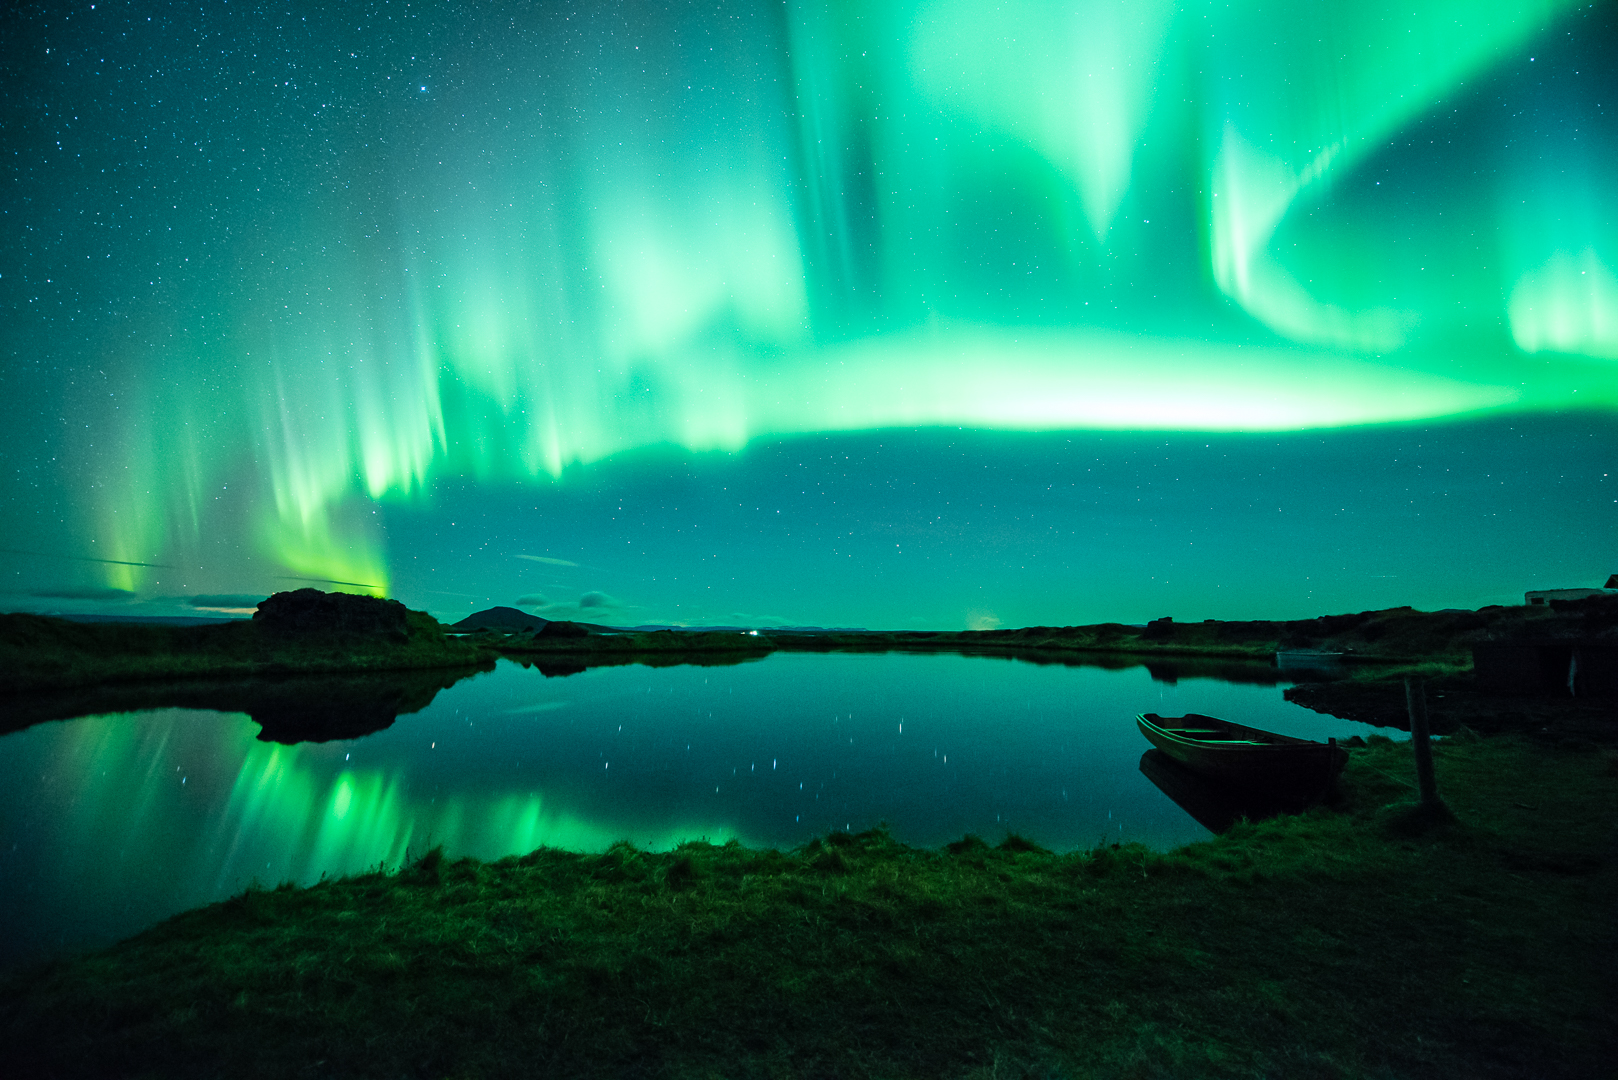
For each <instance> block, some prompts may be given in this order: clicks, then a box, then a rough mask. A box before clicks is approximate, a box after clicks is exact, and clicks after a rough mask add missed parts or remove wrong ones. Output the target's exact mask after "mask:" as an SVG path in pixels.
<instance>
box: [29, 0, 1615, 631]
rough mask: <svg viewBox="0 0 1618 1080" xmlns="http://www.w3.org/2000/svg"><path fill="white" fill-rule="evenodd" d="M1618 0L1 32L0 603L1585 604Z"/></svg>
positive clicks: (611, 11)
mask: <svg viewBox="0 0 1618 1080" xmlns="http://www.w3.org/2000/svg"><path fill="white" fill-rule="evenodd" d="M1615 45H1618V10H1615V7H1614V5H1612V4H1610V3H1608V4H1594V5H1590V4H1574V3H1558V2H1540V3H1522V4H1507V3H1495V4H1489V3H1477V2H1465V3H1463V2H1460V0H1436V2H1426V3H1417V4H1411V3H1404V4H1393V3H1391V2H1388V3H1380V2H1374V0H1373V2H1369V3H1363V4H1358V5H1354V6H1353V7H1352V8H1345V7H1343V6H1341V5H1333V4H1324V3H1320V4H1315V3H1306V4H1298V3H1286V4H1281V3H1230V4H1224V3H1221V4H1211V3H1177V4H1176V3H1167V2H1153V0H1130V2H1123V0H1088V2H1079V3H1037V2H1033V0H1017V2H1005V3H998V4H983V3H966V2H965V0H931V2H903V3H831V2H821V3H799V2H796V0H791V2H787V3H762V2H736V3H718V4H714V3H707V4H703V5H695V4H681V3H671V4H664V5H655V6H645V7H639V6H626V5H622V4H590V3H585V4H579V5H550V4H528V5H501V4H487V5H479V6H477V7H476V8H475V9H473V10H471V11H468V10H467V9H465V8H462V7H459V6H451V5H439V4H433V3H409V4H407V3H403V2H391V0H390V2H386V3H369V4H348V5H341V6H337V7H330V6H320V7H317V6H315V5H301V4H291V5H286V6H284V7H282V8H279V9H277V10H276V11H274V12H267V11H264V10H260V9H258V8H255V7H253V6H251V5H245V4H240V5H238V4H230V3H224V2H210V0H204V2H201V3H190V4H172V5H171V4H162V3H141V4H130V3H119V2H114V3H101V2H100V0H97V2H96V3H95V4H94V5H91V4H52V3H44V4H21V5H9V6H8V7H7V8H6V10H5V11H4V12H3V13H0V60H3V63H4V71H5V79H4V89H3V90H0V109H3V113H0V132H3V133H4V135H3V143H0V149H3V150H4V156H3V160H4V163H5V165H4V167H5V169H6V174H5V177H4V179H5V184H6V187H5V195H4V198H3V200H0V211H3V226H0V310H3V311H4V313H5V319H4V322H3V324H0V380H3V381H0V389H3V391H4V393H3V394H0V423H3V424H4V425H5V430H6V432H7V437H6V438H5V439H4V440H3V441H0V464H3V466H4V468H3V470H0V511H3V521H4V525H3V526H0V547H3V548H4V549H5V551H6V557H5V562H4V567H5V572H4V576H3V578H0V609H9V610H40V611H90V610H97V611H104V612H114V613H125V614H139V613H149V614H179V613H197V612H203V613H206V612H209V611H214V610H231V609H242V608H247V607H251V604H252V603H253V602H254V601H256V600H257V599H258V598H261V597H262V596H264V595H266V594H267V593H269V592H271V591H275V590H278V589H283V588H291V587H298V586H299V585H301V584H321V583H327V584H328V587H339V588H348V589H368V590H370V591H374V592H379V593H386V594H388V595H392V596H396V597H397V598H399V599H401V600H403V601H405V602H406V603H408V604H410V605H411V606H413V607H421V608H426V609H428V610H431V611H433V612H435V613H437V614H440V615H442V616H450V615H457V614H465V613H467V612H469V611H472V610H476V609H477V608H480V607H486V606H489V605H490V604H521V605H522V606H525V607H528V608H529V609H530V610H534V611H536V612H537V613H539V614H542V615H547V616H549V617H582V618H588V619H591V620H592V621H603V622H616V623H624V624H635V623H644V622H686V623H716V624H729V623H737V622H741V623H748V624H761V625H762V624H772V623H793V624H813V625H844V626H848V625H856V626H871V627H884V626H895V627H912V626H918V627H920V626H925V627H937V628H955V627H963V626H993V625H1025V624H1067V623H1078V622H1092V621H1100V620H1106V619H1118V620H1122V621H1142V620H1144V619H1146V618H1151V617H1156V616H1159V615H1165V614H1172V615H1174V616H1176V617H1178V618H1216V617H1217V618H1239V617H1262V616H1277V617H1291V616H1306V615H1314V614H1320V613H1322V612H1326V611H1340V610H1350V609H1359V608H1369V607H1380V606H1388V605H1393V604H1399V603H1411V604H1415V605H1417V606H1423V607H1445V606H1476V605H1479V604H1483V603H1491V602H1511V601H1513V600H1520V598H1521V594H1522V592H1523V591H1524V590H1526V589H1530V588H1543V587H1557V586H1573V585H1598V584H1600V583H1601V582H1602V581H1603V580H1605V578H1606V576H1607V575H1608V574H1610V573H1613V572H1615V571H1618V550H1615V548H1618V544H1615V541H1614V538H1615V537H1618V487H1615V485H1614V482H1613V480H1612V479H1611V478H1610V477H1609V476H1608V470H1609V469H1610V468H1611V466H1612V464H1613V463H1614V462H1618V454H1615V452H1614V451H1615V450H1618V120H1615V118H1614V115H1613V114H1614V110H1615V109H1618V70H1615V69H1614V67H1613V65H1612V63H1611V61H1610V56H1611V55H1612V49H1613V48H1614V46H1615Z"/></svg>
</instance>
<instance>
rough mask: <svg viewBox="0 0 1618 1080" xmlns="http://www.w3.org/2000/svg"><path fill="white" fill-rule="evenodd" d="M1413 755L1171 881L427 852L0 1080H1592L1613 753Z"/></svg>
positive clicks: (59, 974)
mask: <svg viewBox="0 0 1618 1080" xmlns="http://www.w3.org/2000/svg"><path fill="white" fill-rule="evenodd" d="M1438 750H1439V752H1438V768H1439V781H1440V784H1441V787H1442V790H1443V791H1444V793H1445V795H1446V796H1447V798H1448V799H1449V801H1450V804H1451V805H1452V806H1453V807H1454V809H1455V810H1456V812H1457V814H1458V815H1459V818H1460V823H1459V824H1458V825H1454V826H1447V827H1441V828H1437V829H1430V830H1426V831H1422V830H1419V829H1415V828H1412V827H1410V825H1409V823H1408V821H1407V820H1406V819H1405V818H1404V817H1403V816H1402V815H1401V814H1399V813H1398V812H1396V811H1391V810H1389V809H1388V806H1389V804H1390V803H1392V802H1394V801H1395V800H1397V799H1399V798H1401V797H1404V796H1406V795H1407V794H1408V787H1407V785H1406V783H1405V781H1406V779H1407V778H1408V777H1409V776H1410V763H1409V755H1408V744H1398V745H1395V744H1391V743H1388V742H1386V740H1381V739H1377V740H1373V745H1372V746H1370V747H1367V748H1364V749H1359V750H1356V751H1355V752H1354V753H1353V755H1352V760H1351V762H1350V764H1349V767H1348V770H1347V772H1346V773H1345V782H1344V794H1343V801H1342V804H1341V805H1340V806H1339V807H1338V808H1337V809H1335V810H1327V809H1320V810H1316V811H1313V812H1311V813H1309V814H1307V815H1304V816H1300V817H1295V818H1285V819H1276V820H1273V821H1269V822H1264V823H1260V824H1256V825H1246V826H1241V827H1239V828H1238V829H1237V830H1235V831H1234V832H1232V833H1230V834H1228V835H1226V836H1224V837H1221V838H1218V839H1215V840H1211V841H1209V842H1207V843H1204V844H1198V845H1194V846H1191V847H1188V848H1185V849H1182V850H1180V851H1177V852H1172V853H1167V854H1153V853H1150V852H1147V851H1145V850H1143V849H1138V848H1128V847H1126V848H1103V849H1098V850H1096V851H1092V852H1086V853H1075V854H1066V855H1053V854H1050V853H1046V852H1043V851H1040V850H1038V849H1036V848H1034V847H1033V845H1030V844H1027V843H1025V842H1020V841H1018V840H1016V839H1015V838H1008V839H1007V840H1006V841H1005V842H1004V843H1002V844H1000V845H999V846H998V847H994V848H991V847H989V846H988V845H986V844H984V843H982V842H980V841H976V840H973V839H970V838H968V839H967V840H965V841H962V842H960V843H958V844H954V845H951V846H950V848H949V849H947V850H942V851H919V850H914V849H910V848H907V847H904V846H902V845H900V844H897V843H895V842H894V841H892V840H891V839H889V838H888V837H887V836H885V835H884V834H882V833H880V832H877V833H867V834H861V835H857V836H849V835H846V834H834V835H832V836H830V837H828V838H826V839H825V840H822V841H816V842H814V843H811V844H810V845H808V846H807V847H805V848H803V849H800V850H798V851H794V852H791V853H779V852H774V851H752V850H748V849H745V848H742V847H739V846H734V845H731V846H725V847H713V846H709V845H705V844H691V845H687V846H685V847H682V848H681V849H679V850H677V851H674V852H669V853H662V854H653V853H646V852H641V851H637V850H635V849H633V848H631V847H629V846H628V845H620V846H618V847H615V848H614V849H612V850H611V851H608V852H606V853H605V854H602V855H578V854H570V853H565V852H560V851H553V850H543V849H542V850H540V851H537V852H535V853H533V854H531V855H529V856H526V857H523V858H512V859H505V860H502V861H500V862H497V863H492V864H484V863H477V862H473V861H470V860H465V861H458V862H451V861H449V860H445V859H442V858H440V857H439V856H438V855H437V854H435V853H430V854H429V855H427V856H426V857H425V858H422V859H420V860H419V861H417V862H415V863H414V864H412V865H410V866H409V867H407V868H405V869H404V870H402V871H400V872H398V873H395V874H382V873H377V874H371V875H368V876H363V877H356V878H349V879H344V880H340V881H331V882H325V883H322V884H320V885H318V886H315V887H313V888H309V889H296V888H290V887H283V888H279V889H274V890H254V891H249V892H247V893H245V894H243V895H241V896H239V897H237V898H235V899H233V900H230V901H228V902H226V903H222V904H217V905H214V906H212V907H209V908H206V909H202V910H199V911H195V912H191V913H188V914H185V915H182V916H179V917H177V918H175V919H172V920H170V921H169V922H167V923H164V924H162V925H161V926H159V927H156V928H155V929H153V930H151V931H149V932H147V933H145V934H143V935H141V936H139V937H137V938H135V939H132V940H131V941H129V942H126V943H124V944H122V945H119V946H117V947H115V948H113V949H110V950H107V951H105V952H102V953H99V954H95V955H92V956H88V957H85V958H82V959H78V960H74V961H70V962H64V963H59V964H55V965H52V966H48V967H45V968H41V969H36V970H33V971H29V972H25V973H21V974H18V975H13V976H12V977H10V978H9V979H8V980H6V981H5V982H4V984H3V985H0V1045H4V1046H6V1047H7V1048H8V1050H7V1055H8V1057H9V1059H10V1066H9V1068H8V1074H9V1075H14V1076H23V1075H27V1076H34V1075H50V1076H107V1075H150V1076H214V1075H229V1076H292V1075H305V1074H308V1075H322V1076H326V1075H332V1076H379V1077H380V1076H388V1077H398V1076H422V1077H441V1076H442V1077H450V1076H453V1077H474V1076H504V1075H545V1076H567V1075H613V1076H636V1075H643V1076H670V1077H687V1076H690V1077H705V1076H772V1077H774V1076H781V1077H790V1076H828V1075H831V1076H872V1077H906V1076H981V1077H991V1076H992V1077H1007V1076H1040V1077H1050V1076H1075V1077H1078V1076H1135V1077H1189V1076H1229V1077H1257V1076H1274V1077H1403V1076H1410V1077H1417V1076H1420V1077H1435V1076H1444V1077H1448V1076H1454V1077H1462V1076H1465V1077H1491V1076H1496V1077H1508V1076H1535V1077H1594V1076H1604V1075H1609V1073H1608V1072H1607V1070H1608V1069H1609V1068H1610V1063H1611V1062H1612V1061H1613V1060H1615V1059H1618V1037H1615V1028H1614V1025H1613V1023H1612V1019H1611V1017H1612V1005H1613V983H1612V979H1611V971H1612V965H1613V961H1614V959H1615V948H1614V946H1615V928H1614V920H1613V919H1612V899H1611V898H1612V896H1613V895H1614V893H1615V889H1614V886H1615V885H1618V873H1615V867H1614V860H1613V847H1612V842H1613V829H1614V824H1615V821H1618V775H1615V769H1614V765H1613V757H1612V755H1611V752H1610V751H1606V750H1600V749H1595V748H1585V749H1570V748H1558V747H1550V746H1546V745H1542V744H1534V743H1530V742H1527V741H1524V740H1519V739H1515V738H1500V739H1473V738H1466V737H1461V738H1456V739H1451V740H1446V741H1445V742H1444V743H1443V744H1441V745H1440V747H1439V748H1438Z"/></svg>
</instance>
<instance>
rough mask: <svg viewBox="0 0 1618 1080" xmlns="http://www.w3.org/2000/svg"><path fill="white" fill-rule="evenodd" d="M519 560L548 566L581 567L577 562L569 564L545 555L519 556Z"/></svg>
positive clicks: (564, 560) (566, 561) (563, 560)
mask: <svg viewBox="0 0 1618 1080" xmlns="http://www.w3.org/2000/svg"><path fill="white" fill-rule="evenodd" d="M517 558H519V559H527V560H528V561H529V562H538V563H544V564H545V565H546V566H574V567H576V566H578V565H579V564H578V563H576V562H569V561H568V560H567V559H552V558H550V557H548V556H545V555H518V556H517Z"/></svg>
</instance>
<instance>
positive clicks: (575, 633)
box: [537, 622, 590, 637]
mask: <svg viewBox="0 0 1618 1080" xmlns="http://www.w3.org/2000/svg"><path fill="white" fill-rule="evenodd" d="M537 632H538V633H540V634H543V635H544V636H545V637H588V636H589V634H590V631H589V630H587V629H585V627H584V626H583V625H582V624H581V623H576V622H553V623H546V624H545V625H544V627H543V628H541V629H540V630H539V631H537Z"/></svg>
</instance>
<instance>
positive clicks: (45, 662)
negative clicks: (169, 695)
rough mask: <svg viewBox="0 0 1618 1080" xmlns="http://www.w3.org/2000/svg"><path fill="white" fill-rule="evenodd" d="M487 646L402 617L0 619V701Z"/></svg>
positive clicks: (455, 663) (346, 668) (403, 664)
mask: <svg viewBox="0 0 1618 1080" xmlns="http://www.w3.org/2000/svg"><path fill="white" fill-rule="evenodd" d="M495 655H496V654H495V653H494V652H493V651H492V650H490V649H489V648H487V647H486V646H484V645H482V644H480V643H477V642H474V641H465V640H461V639H459V638H455V637H453V636H449V635H446V634H445V633H444V630H443V627H441V626H440V625H439V624H438V622H437V621H436V620H434V619H433V617H432V616H430V615H427V614H426V613H425V612H420V611H412V612H409V613H408V621H407V627H406V629H405V631H404V632H403V633H402V634H401V635H398V636H397V637H383V636H377V635H366V634H352V633H347V634H345V633H319V632H315V633H302V634H287V633H279V632H276V631H275V630H272V629H270V628H267V627H265V626H264V625H262V624H261V623H259V622H258V621H257V620H253V619H242V620H240V621H237V622H232V623H222V624H218V625H214V626H163V625H152V624H139V623H81V622H70V621H68V620H66V619H55V618H50V617H49V616H43V615H27V614H0V694H18V693H27V692H32V691H40V690H62V689H72V688H81V687H88V686H95V685H98V684H102V683H121V682H139V681H146V680H156V679H177V678H203V677H207V678H229V677H242V678H249V677H258V676H266V675H294V674H296V675H315V674H329V673H338V672H347V673H356V672H368V671H401V670H410V669H415V668H445V667H467V666H469V665H470V666H475V665H479V664H483V665H487V664H489V663H490V662H492V661H493V660H494V658H495Z"/></svg>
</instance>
